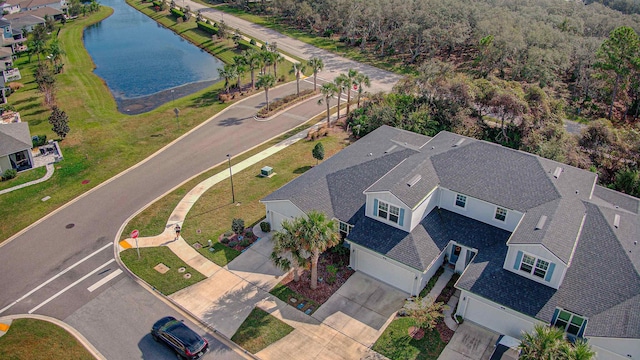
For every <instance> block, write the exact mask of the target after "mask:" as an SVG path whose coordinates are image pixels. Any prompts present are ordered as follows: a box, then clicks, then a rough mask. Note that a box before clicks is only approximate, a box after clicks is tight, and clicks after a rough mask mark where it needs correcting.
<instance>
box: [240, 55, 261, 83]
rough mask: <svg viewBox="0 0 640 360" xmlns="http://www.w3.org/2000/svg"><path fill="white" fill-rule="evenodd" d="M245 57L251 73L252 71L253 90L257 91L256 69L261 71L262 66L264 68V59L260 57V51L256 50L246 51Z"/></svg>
mask: <svg viewBox="0 0 640 360" xmlns="http://www.w3.org/2000/svg"><path fill="white" fill-rule="evenodd" d="M244 57H245V63H246V64H247V66H248V67H249V71H251V88H252V89H255V87H256V81H255V74H256V69H259V68H260V66H262V57H261V56H260V53H259V52H258V51H256V50H255V49H249V50H247V51H245V53H244Z"/></svg>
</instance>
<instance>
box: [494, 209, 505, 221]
mask: <svg viewBox="0 0 640 360" xmlns="http://www.w3.org/2000/svg"><path fill="white" fill-rule="evenodd" d="M494 218H495V219H496V220H500V221H505V219H506V218H507V209H503V208H501V207H498V208H496V215H495V216H494Z"/></svg>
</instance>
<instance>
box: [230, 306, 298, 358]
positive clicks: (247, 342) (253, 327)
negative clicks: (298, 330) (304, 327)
mask: <svg viewBox="0 0 640 360" xmlns="http://www.w3.org/2000/svg"><path fill="white" fill-rule="evenodd" d="M292 331H293V327H291V326H289V325H288V324H286V323H284V322H283V321H281V320H279V319H277V318H276V317H274V316H272V315H271V314H269V313H268V312H266V311H264V310H262V309H259V308H254V309H253V310H252V311H251V313H250V314H249V316H248V317H247V318H246V319H245V320H244V321H243V322H242V325H240V328H238V331H236V333H235V334H234V335H233V336H232V337H231V340H232V341H234V342H235V343H236V344H238V345H240V346H242V347H243V348H245V349H247V350H248V351H250V352H251V353H253V354H255V353H257V352H259V351H260V350H262V349H264V348H266V347H267V346H269V345H271V344H273V343H274V342H276V341H278V340H280V339H282V338H283V337H285V336H287V335H289V333H290V332H292Z"/></svg>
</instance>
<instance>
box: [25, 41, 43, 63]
mask: <svg viewBox="0 0 640 360" xmlns="http://www.w3.org/2000/svg"><path fill="white" fill-rule="evenodd" d="M45 46H46V44H45V42H44V40H39V39H36V40H32V41H30V42H29V61H31V55H32V54H33V55H36V56H37V57H38V62H40V54H42V53H43V52H44V51H45V50H46V47H45Z"/></svg>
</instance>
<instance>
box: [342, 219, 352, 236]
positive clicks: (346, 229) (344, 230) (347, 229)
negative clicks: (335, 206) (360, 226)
mask: <svg viewBox="0 0 640 360" xmlns="http://www.w3.org/2000/svg"><path fill="white" fill-rule="evenodd" d="M351 228H352V226H351V225H349V224H347V223H346V222H342V221H340V234H341V235H342V238H345V237H347V235H349V232H350V231H351Z"/></svg>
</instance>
